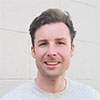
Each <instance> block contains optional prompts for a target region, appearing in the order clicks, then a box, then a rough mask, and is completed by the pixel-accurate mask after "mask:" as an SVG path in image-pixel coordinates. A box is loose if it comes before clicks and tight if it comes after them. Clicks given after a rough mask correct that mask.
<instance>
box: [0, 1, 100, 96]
mask: <svg viewBox="0 0 100 100" xmlns="http://www.w3.org/2000/svg"><path fill="white" fill-rule="evenodd" d="M52 7H53V8H56V7H57V8H60V9H62V10H63V11H65V10H67V11H69V13H70V14H71V17H72V20H73V23H74V27H75V29H76V31H77V35H76V39H75V55H74V56H73V57H72V59H71V66H70V68H69V70H68V71H67V75H66V76H67V77H69V78H71V79H73V80H76V81H79V82H83V83H86V84H89V85H90V86H92V87H93V88H95V89H97V90H98V91H99V92H100V1H99V0H88V1H87V0H0V97H1V96H2V95H4V94H5V93H7V92H8V91H9V90H11V89H13V88H15V87H16V86H18V85H19V84H21V83H23V82H25V81H27V80H31V79H33V78H34V77H35V76H36V72H37V69H36V66H35V61H34V59H33V58H32V56H31V51H30V50H31V49H30V47H31V40H30V36H29V34H28V28H29V25H30V23H31V22H32V20H33V19H34V18H35V17H36V16H37V15H39V14H40V13H41V12H42V11H43V10H45V9H47V8H52Z"/></svg>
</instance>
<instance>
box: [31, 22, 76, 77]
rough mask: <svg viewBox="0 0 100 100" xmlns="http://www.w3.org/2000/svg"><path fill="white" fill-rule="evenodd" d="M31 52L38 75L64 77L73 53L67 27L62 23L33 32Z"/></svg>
mask: <svg viewBox="0 0 100 100" xmlns="http://www.w3.org/2000/svg"><path fill="white" fill-rule="evenodd" d="M31 50H32V55H33V57H34V58H35V59H36V65H37V68H38V72H39V74H40V75H42V76H47V77H58V76H61V75H64V74H65V71H66V69H67V68H68V67H69V65H70V57H71V56H72V55H73V52H74V45H73V44H72V46H71V38H70V33H69V29H68V27H67V26H66V25H65V24H64V23H62V22H58V23H51V24H46V25H43V26H41V27H40V28H39V29H37V31H36V32H35V40H34V47H32V48H31Z"/></svg>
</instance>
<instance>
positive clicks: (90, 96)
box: [0, 79, 100, 100]
mask: <svg viewBox="0 0 100 100" xmlns="http://www.w3.org/2000/svg"><path fill="white" fill-rule="evenodd" d="M44 85H45V84H44ZM0 100H100V94H99V93H98V92H97V91H96V90H95V89H93V88H91V87H89V86H87V85H84V84H81V83H78V82H74V81H72V80H68V79H67V86H66V88H65V89H64V90H63V91H61V92H59V93H48V92H46V91H44V90H41V89H40V88H39V87H38V86H37V85H36V84H35V82H34V81H29V82H27V83H24V84H22V85H20V86H19V87H17V88H15V89H13V90H12V91H11V92H9V93H8V94H6V95H5V96H3V97H2V98H1V99H0Z"/></svg>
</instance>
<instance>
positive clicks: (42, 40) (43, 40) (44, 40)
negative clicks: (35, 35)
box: [37, 38, 66, 43]
mask: <svg viewBox="0 0 100 100" xmlns="http://www.w3.org/2000/svg"><path fill="white" fill-rule="evenodd" d="M55 40H56V41H59V40H66V39H65V38H57V39H55ZM46 41H47V40H46V39H41V40H39V41H38V42H37V43H39V42H46Z"/></svg>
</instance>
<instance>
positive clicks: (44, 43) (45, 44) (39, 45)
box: [39, 43, 47, 46]
mask: <svg viewBox="0 0 100 100" xmlns="http://www.w3.org/2000/svg"><path fill="white" fill-rule="evenodd" d="M43 45H47V43H41V44H39V46H43Z"/></svg>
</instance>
